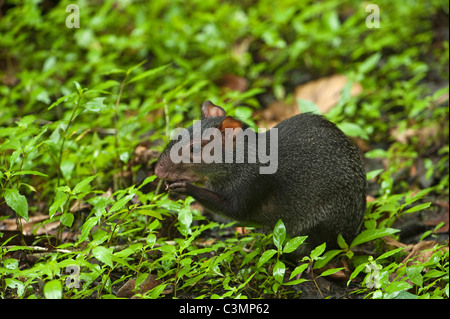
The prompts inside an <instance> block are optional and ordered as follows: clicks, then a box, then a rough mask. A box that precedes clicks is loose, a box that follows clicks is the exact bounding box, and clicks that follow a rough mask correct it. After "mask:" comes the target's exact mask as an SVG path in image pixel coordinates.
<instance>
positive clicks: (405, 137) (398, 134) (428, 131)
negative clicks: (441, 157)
mask: <svg viewBox="0 0 450 319" xmlns="http://www.w3.org/2000/svg"><path fill="white" fill-rule="evenodd" d="M439 130H440V128H439V127H437V126H427V127H421V128H417V129H414V128H407V129H400V128H399V127H398V126H397V127H394V128H393V129H391V131H390V135H391V136H392V137H393V138H394V139H395V140H396V141H397V142H400V143H403V144H408V143H410V142H411V139H412V138H413V137H416V138H417V143H418V146H419V147H423V146H425V145H426V144H427V143H428V141H430V140H434V139H436V136H437V135H438V134H439Z"/></svg>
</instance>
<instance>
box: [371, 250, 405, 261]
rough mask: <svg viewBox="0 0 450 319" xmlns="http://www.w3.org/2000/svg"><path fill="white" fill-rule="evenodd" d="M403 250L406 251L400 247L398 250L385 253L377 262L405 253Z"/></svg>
mask: <svg viewBox="0 0 450 319" xmlns="http://www.w3.org/2000/svg"><path fill="white" fill-rule="evenodd" d="M403 250H404V248H403V247H400V248H397V249H394V250H391V251H388V252H385V253H384V254H382V255H381V256H380V257H378V258H377V259H376V260H381V259H385V258H388V257H390V256H392V255H395V254H397V253H398V252H401V251H403Z"/></svg>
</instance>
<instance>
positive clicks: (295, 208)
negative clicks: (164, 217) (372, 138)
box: [155, 101, 367, 254]
mask: <svg viewBox="0 0 450 319" xmlns="http://www.w3.org/2000/svg"><path fill="white" fill-rule="evenodd" d="M155 174H156V175H157V176H158V177H159V178H161V179H166V180H168V181H170V182H171V183H170V184H169V186H168V189H169V190H170V191H173V192H177V193H182V194H186V195H189V196H192V197H194V198H195V199H196V200H197V201H198V202H200V203H201V204H202V205H204V206H205V208H207V209H208V210H210V211H212V212H215V213H217V214H220V215H223V216H226V217H229V218H232V219H235V220H238V221H242V222H248V223H252V224H258V225H262V226H266V227H269V228H273V227H274V226H275V224H276V223H277V221H278V220H279V219H281V220H282V221H283V222H284V224H285V226H286V230H287V232H288V234H289V235H290V236H292V237H294V236H300V235H307V236H308V239H307V244H306V245H302V246H301V251H299V252H300V253H301V254H304V253H307V252H308V251H309V250H310V249H311V248H314V247H315V246H317V245H320V244H322V243H323V242H327V248H333V247H336V239H337V236H338V235H339V234H341V235H342V236H343V237H344V239H345V240H346V241H347V243H350V242H351V240H353V238H354V237H355V236H356V235H357V234H358V232H359V230H360V226H361V223H362V220H363V217H364V213H365V208H366V189H367V184H366V174H365V170H364V165H363V160H362V157H361V155H360V151H359V149H358V148H357V147H356V146H355V145H354V144H353V143H352V142H351V141H350V140H349V139H348V137H347V136H346V135H345V134H344V133H343V132H342V131H341V130H339V129H338V128H337V127H336V125H334V124H333V123H331V122H330V121H328V120H327V119H325V118H324V117H322V116H320V115H314V114H308V113H307V114H299V115H296V116H294V117H292V118H289V119H287V120H285V121H283V122H281V123H279V124H278V125H277V126H275V127H274V128H272V129H271V130H269V131H267V132H262V133H256V132H254V131H253V130H251V129H250V128H248V126H247V125H246V124H245V123H243V122H241V121H239V120H237V119H234V118H233V117H230V116H226V114H225V111H224V110H223V109H222V108H221V107H219V106H216V105H214V104H213V103H211V102H209V101H206V102H205V103H204V104H203V106H202V120H201V121H199V122H197V123H194V125H192V126H191V127H189V128H188V129H186V130H185V131H182V132H181V133H180V134H179V136H178V138H176V139H173V140H171V141H170V143H169V144H168V145H167V147H166V149H165V150H164V152H163V153H162V154H161V156H160V158H159V160H158V163H157V164H156V168H155ZM205 178H206V183H205V186H204V187H203V188H202V187H198V186H195V185H193V184H192V183H193V182H196V181H199V180H201V179H202V180H203V179H205Z"/></svg>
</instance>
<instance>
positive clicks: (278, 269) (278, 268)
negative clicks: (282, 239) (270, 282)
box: [273, 260, 286, 284]
mask: <svg viewBox="0 0 450 319" xmlns="http://www.w3.org/2000/svg"><path fill="white" fill-rule="evenodd" d="M285 272H286V265H285V264H284V263H283V262H282V261H280V260H277V262H276V263H275V266H274V267H273V277H274V278H275V280H276V281H278V282H279V283H280V284H282V283H283V278H284V273H285Z"/></svg>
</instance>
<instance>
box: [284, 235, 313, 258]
mask: <svg viewBox="0 0 450 319" xmlns="http://www.w3.org/2000/svg"><path fill="white" fill-rule="evenodd" d="M306 238H308V236H297V237H294V238H292V239H291V240H289V241H288V242H287V243H286V245H285V246H284V249H283V252H284V253H288V254H289V253H292V252H293V251H295V250H296V249H297V248H298V247H299V246H300V245H301V244H303V242H304V241H305V240H306Z"/></svg>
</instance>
